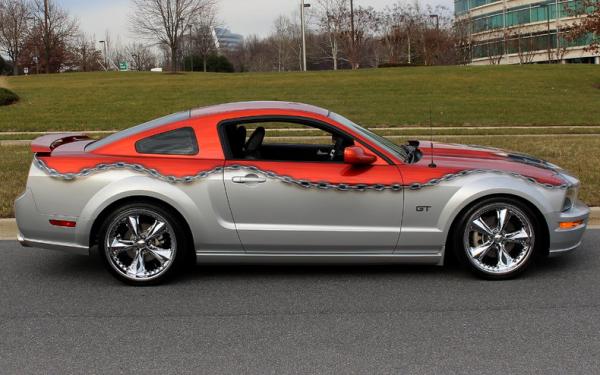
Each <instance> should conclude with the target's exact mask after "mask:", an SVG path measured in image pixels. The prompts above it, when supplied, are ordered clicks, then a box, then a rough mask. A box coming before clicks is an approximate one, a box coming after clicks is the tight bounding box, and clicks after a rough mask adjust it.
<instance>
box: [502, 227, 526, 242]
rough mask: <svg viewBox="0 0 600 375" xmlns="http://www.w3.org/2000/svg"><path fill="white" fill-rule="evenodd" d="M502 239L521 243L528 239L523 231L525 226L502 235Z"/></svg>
mask: <svg viewBox="0 0 600 375" xmlns="http://www.w3.org/2000/svg"><path fill="white" fill-rule="evenodd" d="M504 239H505V240H506V241H508V242H516V243H523V242H525V241H527V240H529V234H528V233H527V232H526V231H525V228H521V229H520V230H518V231H516V232H512V233H508V234H507V235H506V236H504Z"/></svg>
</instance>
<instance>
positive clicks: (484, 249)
mask: <svg viewBox="0 0 600 375" xmlns="http://www.w3.org/2000/svg"><path fill="white" fill-rule="evenodd" d="M492 244H493V243H492V241H488V242H486V243H484V244H481V245H479V246H476V247H471V248H469V253H470V254H471V256H472V257H473V258H475V259H481V258H483V257H484V256H485V255H486V254H487V253H488V251H489V250H490V249H491V248H492Z"/></svg>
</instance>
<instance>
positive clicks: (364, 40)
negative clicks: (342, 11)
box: [342, 7, 379, 69]
mask: <svg viewBox="0 0 600 375" xmlns="http://www.w3.org/2000/svg"><path fill="white" fill-rule="evenodd" d="M348 22H349V23H350V22H351V20H348ZM378 27H379V18H378V14H377V12H375V10H374V9H373V7H366V8H365V7H358V8H357V9H355V10H354V33H352V30H350V29H349V28H346V30H345V31H344V32H343V36H344V37H343V38H342V46H343V48H344V50H345V51H346V55H347V59H348V62H349V63H350V66H351V67H352V69H358V68H360V66H361V62H362V61H363V59H364V57H365V55H366V52H367V50H368V45H369V43H370V42H371V41H372V40H373V37H374V34H375V33H376V32H377V30H378Z"/></svg>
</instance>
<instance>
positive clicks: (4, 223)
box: [0, 219, 17, 240]
mask: <svg viewBox="0 0 600 375" xmlns="http://www.w3.org/2000/svg"><path fill="white" fill-rule="evenodd" d="M16 239H17V221H16V220H15V219H0V240H16Z"/></svg>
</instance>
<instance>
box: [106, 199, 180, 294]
mask: <svg viewBox="0 0 600 375" xmlns="http://www.w3.org/2000/svg"><path fill="white" fill-rule="evenodd" d="M136 215H138V220H137V223H138V231H139V232H140V233H138V236H136V235H134V234H133V233H134V231H133V230H132V226H131V225H132V224H131V223H130V222H129V220H128V218H129V217H130V216H133V217H135V216H136ZM124 220H125V223H124V222H123V221H124ZM152 220H155V221H157V222H164V223H165V224H166V227H168V229H165V230H163V231H162V232H161V234H160V237H157V238H151V237H148V239H147V240H148V243H146V239H144V238H142V237H144V235H145V234H149V231H150V230H151V226H152V225H151V224H150V223H151V222H152ZM145 225H147V226H145ZM124 226H126V227H127V229H126V231H125V228H124ZM183 228H184V223H182V222H181V219H179V217H178V216H177V215H176V214H174V213H173V212H172V210H171V209H169V208H167V207H163V206H161V205H157V204H151V203H144V202H136V203H129V204H126V205H123V206H120V207H118V208H116V209H115V210H114V211H113V212H111V213H110V214H109V215H108V216H107V217H106V219H105V220H104V222H103V223H102V225H101V227H100V230H99V232H98V250H99V251H98V254H99V256H100V258H101V259H102V262H103V263H104V265H105V267H106V268H107V269H108V270H109V271H110V273H111V274H112V275H113V276H114V277H116V278H117V279H118V280H120V281H122V282H124V283H126V284H129V285H133V286H149V285H158V284H161V283H164V282H166V281H168V280H170V279H171V278H173V276H175V275H177V274H178V273H179V272H180V271H182V270H183V268H184V265H185V264H186V263H187V262H189V260H190V259H191V257H190V256H189V254H190V253H191V251H190V249H191V239H189V238H188V237H189V236H188V235H187V234H186V232H185V231H184V230H183ZM109 232H110V233H109ZM119 232H121V233H125V236H128V238H127V240H125V239H123V238H120V235H121V234H120V233H119ZM109 235H110V237H109ZM116 237H118V243H119V244H121V241H123V242H127V243H128V244H129V243H132V242H133V243H134V245H132V246H127V248H128V249H127V250H119V247H114V248H112V250H111V248H110V246H108V243H109V242H111V240H114V239H115V238H116ZM134 238H135V239H134ZM137 239H139V241H138V240H137ZM160 239H162V242H163V244H164V243H168V249H163V248H161V247H159V246H158V245H156V244H157V243H158V242H156V241H158V240H160ZM140 241H143V242H144V244H140ZM151 242H152V243H151ZM113 244H114V241H113ZM155 245H156V246H155ZM115 249H116V250H115ZM123 249H125V247H123ZM169 250H170V252H169ZM116 253H119V254H118V255H116ZM157 253H158V254H162V255H161V256H160V257H158V256H156V254H157ZM111 254H112V255H111ZM132 254H136V255H132ZM137 254H140V255H139V258H138V255H137ZM169 254H171V256H170V258H169V260H166V259H167V258H168V255H169ZM129 258H131V264H130V265H129V268H131V267H135V265H133V263H134V262H136V261H138V260H139V259H141V260H139V261H138V262H137V263H136V264H141V265H142V266H141V267H135V268H137V270H136V272H139V274H138V273H136V274H134V273H131V274H130V273H129V272H127V270H126V269H125V268H126V266H127V264H126V263H127V260H129ZM149 264H151V265H153V266H156V267H155V268H156V269H155V270H152V271H148V269H147V268H146V267H147V266H148V265H149ZM129 268H128V269H129ZM140 269H141V270H140ZM143 271H146V272H143ZM152 272H157V273H156V274H152ZM146 273H148V275H145V274H146Z"/></svg>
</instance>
